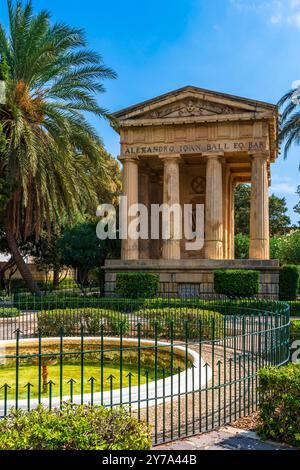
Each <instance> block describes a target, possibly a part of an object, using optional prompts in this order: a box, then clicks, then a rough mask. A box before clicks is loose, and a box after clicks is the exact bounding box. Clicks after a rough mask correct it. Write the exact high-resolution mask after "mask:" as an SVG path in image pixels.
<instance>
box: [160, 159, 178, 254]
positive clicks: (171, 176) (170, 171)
mask: <svg viewBox="0 0 300 470" xmlns="http://www.w3.org/2000/svg"><path fill="white" fill-rule="evenodd" d="M160 158H161V159H162V161H163V164H164V183H163V203H164V204H167V205H168V206H173V205H174V204H180V194H179V193H180V191H179V161H180V155H179V154H172V155H163V156H161V157H160ZM165 223H166V222H165ZM167 223H168V224H169V231H170V238H169V239H168V240H163V250H162V257H163V259H180V240H176V239H175V238H174V235H175V221H174V213H173V212H171V213H170V217H169V221H168V222H167Z"/></svg>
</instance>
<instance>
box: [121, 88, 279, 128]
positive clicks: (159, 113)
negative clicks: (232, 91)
mask: <svg viewBox="0 0 300 470" xmlns="http://www.w3.org/2000/svg"><path fill="white" fill-rule="evenodd" d="M263 112H267V113H271V114H273V115H274V112H275V113H276V112H277V106H276V105H272V104H269V103H264V102H260V101H254V100H251V99H247V98H240V97H236V96H232V95H228V94H224V93H219V92H213V91H209V90H204V89H201V88H196V87H191V86H188V87H184V88H181V89H179V90H175V91H173V92H170V93H166V94H165V95H161V96H158V97H156V98H153V99H151V100H148V101H144V102H142V103H138V104H136V105H134V106H131V107H129V108H126V109H123V110H121V111H118V112H116V113H114V116H115V117H116V118H117V119H119V120H121V121H128V120H146V121H148V120H156V119H162V120H166V121H167V120H177V119H182V118H205V117H214V116H216V117H218V116H224V115H225V116H226V115H227V116H228V115H240V114H245V113H248V114H249V117H250V116H251V115H256V114H257V113H263Z"/></svg>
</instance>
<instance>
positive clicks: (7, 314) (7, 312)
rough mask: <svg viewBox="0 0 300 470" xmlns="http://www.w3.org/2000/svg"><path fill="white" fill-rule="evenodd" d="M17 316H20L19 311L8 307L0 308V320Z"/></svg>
mask: <svg viewBox="0 0 300 470" xmlns="http://www.w3.org/2000/svg"><path fill="white" fill-rule="evenodd" d="M19 315H20V310H19V309H17V308H10V307H7V308H6V307H2V308H0V318H11V317H18V316H19Z"/></svg>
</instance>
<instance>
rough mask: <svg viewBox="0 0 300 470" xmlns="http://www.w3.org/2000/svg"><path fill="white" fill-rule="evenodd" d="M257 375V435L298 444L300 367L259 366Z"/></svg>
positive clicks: (299, 435) (299, 439)
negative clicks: (258, 412)
mask: <svg viewBox="0 0 300 470" xmlns="http://www.w3.org/2000/svg"><path fill="white" fill-rule="evenodd" d="M258 374H259V382H260V404H259V408H260V421H261V425H260V426H259V429H258V432H259V434H260V436H261V437H263V438H264V439H268V438H271V439H275V440H276V439H277V440H281V441H284V442H287V443H289V444H293V445H296V446H298V447H300V412H299V410H300V366H299V365H295V364H289V365H288V366H285V367H281V368H279V369H276V368H268V369H262V370H260V371H259V372H258Z"/></svg>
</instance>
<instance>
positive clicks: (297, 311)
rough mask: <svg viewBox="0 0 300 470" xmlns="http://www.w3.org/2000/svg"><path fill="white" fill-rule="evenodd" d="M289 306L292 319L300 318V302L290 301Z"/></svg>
mask: <svg viewBox="0 0 300 470" xmlns="http://www.w3.org/2000/svg"><path fill="white" fill-rule="evenodd" d="M287 304H289V306H290V309H291V317H300V300H294V301H293V300H290V301H288V302H287Z"/></svg>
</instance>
